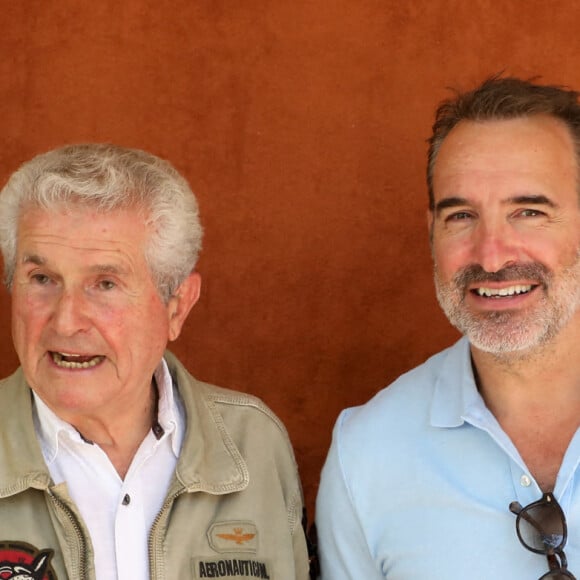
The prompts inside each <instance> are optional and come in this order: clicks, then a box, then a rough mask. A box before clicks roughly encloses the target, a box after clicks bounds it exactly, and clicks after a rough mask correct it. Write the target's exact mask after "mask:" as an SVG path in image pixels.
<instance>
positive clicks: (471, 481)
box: [317, 77, 580, 580]
mask: <svg viewBox="0 0 580 580" xmlns="http://www.w3.org/2000/svg"><path fill="white" fill-rule="evenodd" d="M579 144H580V105H579V104H578V94H577V93H576V92H574V91H569V90H565V89H562V88H560V87H554V86H545V85H538V84H534V83H531V82H527V81H522V80H519V79H516V78H501V77H494V78H491V79H489V80H487V81H486V82H484V83H483V84H482V85H481V86H479V87H478V88H477V89H475V90H473V91H470V92H467V93H464V94H458V95H456V96H455V97H454V98H452V99H450V100H448V101H446V102H444V103H443V104H442V105H441V106H440V107H439V109H438V111H437V115H436V122H435V124H434V126H433V135H432V137H431V139H430V148H429V159H428V171H427V181H428V188H429V196H430V207H429V216H428V217H429V232H430V239H431V250H432V254H433V261H434V272H435V286H436V291H437V297H438V299H439V302H440V304H441V307H442V308H443V310H444V312H445V314H446V315H447V317H448V318H449V320H450V322H451V323H452V324H453V325H454V326H456V327H457V328H458V329H459V330H460V331H461V332H462V333H463V335H464V337H463V338H462V339H461V340H459V342H458V343H457V344H455V345H454V346H452V347H451V348H449V349H447V350H445V351H443V352H441V353H439V354H437V355H435V356H434V357H432V358H431V359H429V360H428V361H427V362H425V363H424V364H423V365H421V366H420V367H418V368H416V369H414V370H412V371H411V372H409V373H407V374H406V375H404V376H402V377H401V378H399V379H398V380H397V381H396V382H395V383H394V384H393V385H391V386H390V387H389V388H388V389H385V390H383V391H382V392H380V393H379V394H378V395H377V396H376V397H375V398H374V399H372V400H371V401H370V402H369V403H367V404H366V405H364V406H362V407H358V408H354V409H347V410H346V411H344V412H343V413H342V414H341V416H340V417H339V419H338V421H337V424H336V427H335V431H334V437H333V443H332V447H331V449H330V452H329V456H328V459H327V462H326V465H325V467H324V470H323V474H322V482H321V486H320V492H319V497H318V505H317V523H318V531H319V540H320V549H321V564H322V578H323V579H324V580H343V579H346V578H348V579H352V580H360V579H363V578H364V579H365V580H370V579H373V578H375V579H378V578H388V579H397V580H419V579H420V580H426V579H429V580H454V579H457V580H459V579H461V580H465V579H467V578H469V579H470V580H490V579H492V578H494V579H495V578H497V579H507V578H509V579H510V580H530V579H535V578H541V579H550V580H562V579H570V578H574V575H573V572H575V573H577V574H578V573H580V572H578V571H579V570H580V500H579V494H580V473H578V465H579V463H580V436H578V434H577V430H578V427H579V425H580V309H579V304H580V204H579V168H578V154H579Z"/></svg>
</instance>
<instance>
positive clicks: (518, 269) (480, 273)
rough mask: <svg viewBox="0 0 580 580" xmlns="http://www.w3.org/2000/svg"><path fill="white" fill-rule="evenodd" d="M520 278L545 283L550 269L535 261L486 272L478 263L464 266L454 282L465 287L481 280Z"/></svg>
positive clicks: (502, 280) (548, 278) (494, 280)
mask: <svg viewBox="0 0 580 580" xmlns="http://www.w3.org/2000/svg"><path fill="white" fill-rule="evenodd" d="M522 278H527V279H532V280H537V281H538V282H539V283H540V284H542V285H544V286H545V285H547V283H548V281H549V280H550V271H549V270H548V268H546V266H544V265H542V264H539V263H537V262H532V263H530V264H511V265H509V266H506V267H505V268H502V269H501V270H498V271H497V272H487V271H486V270H484V269H483V268H482V267H481V266H479V265H478V264H470V265H469V266H465V268H462V269H461V270H460V271H459V272H458V273H457V274H456V275H455V278H454V280H455V284H457V286H459V287H460V288H466V287H467V286H469V285H470V284H473V283H481V282H511V281H512V280H521V279H522Z"/></svg>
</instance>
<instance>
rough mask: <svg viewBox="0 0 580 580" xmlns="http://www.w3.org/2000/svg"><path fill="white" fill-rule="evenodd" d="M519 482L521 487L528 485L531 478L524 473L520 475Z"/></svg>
mask: <svg viewBox="0 0 580 580" xmlns="http://www.w3.org/2000/svg"><path fill="white" fill-rule="evenodd" d="M520 484H521V485H522V486H523V487H530V485H531V484H532V480H531V479H530V476H529V475H526V474H525V473H524V475H522V476H521V477H520Z"/></svg>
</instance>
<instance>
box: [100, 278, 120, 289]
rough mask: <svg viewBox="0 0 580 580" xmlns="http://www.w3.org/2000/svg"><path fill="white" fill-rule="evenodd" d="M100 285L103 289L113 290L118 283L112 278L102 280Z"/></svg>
mask: <svg viewBox="0 0 580 580" xmlns="http://www.w3.org/2000/svg"><path fill="white" fill-rule="evenodd" d="M98 286H99V288H100V289H101V290H112V289H113V288H115V287H116V286H117V285H116V284H115V282H113V281H111V280H100V281H99V284H98Z"/></svg>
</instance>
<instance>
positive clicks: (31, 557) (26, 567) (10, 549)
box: [0, 541, 57, 580]
mask: <svg viewBox="0 0 580 580" xmlns="http://www.w3.org/2000/svg"><path fill="white" fill-rule="evenodd" d="M53 555H54V550H38V549H37V548H35V547H34V546H31V545H30V544H27V543H26V542H10V541H5V542H0V578H1V579H4V578H6V579H7V580H57V577H56V574H55V572H54V570H53V569H52V566H51V565H50V561H51V559H52V556H53Z"/></svg>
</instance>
